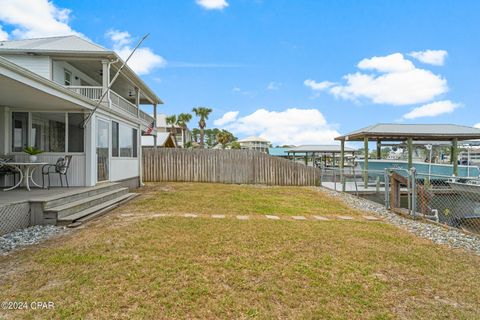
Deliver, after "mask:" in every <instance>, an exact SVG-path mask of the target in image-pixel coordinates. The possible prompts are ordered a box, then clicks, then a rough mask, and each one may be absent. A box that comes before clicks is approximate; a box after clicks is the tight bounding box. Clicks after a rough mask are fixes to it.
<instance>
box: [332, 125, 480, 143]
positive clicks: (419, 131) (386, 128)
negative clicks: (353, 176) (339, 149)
mask: <svg viewBox="0 0 480 320" xmlns="http://www.w3.org/2000/svg"><path fill="white" fill-rule="evenodd" d="M365 137H367V138H369V139H378V140H382V141H401V140H405V139H407V138H412V139H413V140H435V141H445V140H452V139H455V138H456V139H459V140H467V139H480V129H478V128H474V127H468V126H462V125H456V124H398V123H379V124H374V125H371V126H369V127H365V128H362V129H359V130H356V131H353V132H350V133H348V134H346V135H343V136H340V137H336V138H335V140H348V141H361V140H363V139H364V138H365Z"/></svg>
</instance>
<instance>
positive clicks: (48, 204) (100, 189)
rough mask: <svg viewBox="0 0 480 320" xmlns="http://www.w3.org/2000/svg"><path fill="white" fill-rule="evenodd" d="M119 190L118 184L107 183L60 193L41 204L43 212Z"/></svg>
mask: <svg viewBox="0 0 480 320" xmlns="http://www.w3.org/2000/svg"><path fill="white" fill-rule="evenodd" d="M118 188H121V184H119V183H107V184H101V185H98V186H95V187H92V188H88V189H85V191H82V192H79V191H78V190H75V189H74V188H72V190H71V191H70V192H68V193H62V194H61V195H57V196H52V197H51V198H50V199H48V200H46V201H44V202H43V210H47V209H49V208H53V207H57V206H60V205H62V204H65V203H69V202H73V201H77V200H81V199H85V198H88V197H91V196H95V195H98V194H101V193H105V192H109V191H112V190H114V189H118Z"/></svg>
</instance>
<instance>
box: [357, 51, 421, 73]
mask: <svg viewBox="0 0 480 320" xmlns="http://www.w3.org/2000/svg"><path fill="white" fill-rule="evenodd" d="M357 67H358V68H359V69H367V70H368V69H371V70H377V71H378V72H404V71H410V70H413V69H415V66H414V65H413V63H412V62H411V61H410V60H407V59H405V58H404V57H403V54H401V53H394V54H391V55H388V56H384V57H372V58H367V59H363V60H362V61H360V62H359V63H358V64H357Z"/></svg>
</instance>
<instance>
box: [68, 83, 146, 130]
mask: <svg viewBox="0 0 480 320" xmlns="http://www.w3.org/2000/svg"><path fill="white" fill-rule="evenodd" d="M66 88H67V89H69V90H71V91H73V92H76V93H78V94H80V95H82V96H84V97H87V98H89V99H91V100H94V101H98V100H99V99H100V98H101V96H102V87H93V86H66ZM110 102H111V107H112V108H117V109H120V110H121V111H124V112H127V113H128V114H130V115H133V116H135V117H138V118H140V119H142V120H144V121H146V122H147V123H149V124H150V123H152V122H153V121H154V120H155V119H154V118H153V117H152V116H150V115H149V114H148V113H145V112H143V111H142V110H140V109H138V108H137V106H136V105H134V104H133V103H131V102H130V101H128V100H127V99H125V98H123V97H122V96H120V95H119V94H118V93H116V92H115V91H113V90H110Z"/></svg>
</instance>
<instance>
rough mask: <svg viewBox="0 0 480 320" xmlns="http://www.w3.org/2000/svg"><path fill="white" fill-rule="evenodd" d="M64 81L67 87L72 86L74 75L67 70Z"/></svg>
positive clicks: (65, 70)
mask: <svg viewBox="0 0 480 320" xmlns="http://www.w3.org/2000/svg"><path fill="white" fill-rule="evenodd" d="M64 74H65V76H64V79H65V85H66V86H71V85H72V73H71V72H70V71H68V70H67V69H64Z"/></svg>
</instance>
